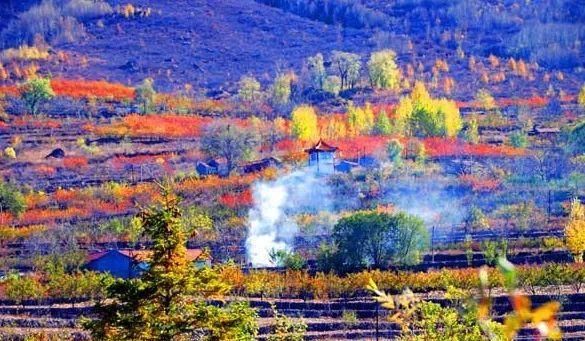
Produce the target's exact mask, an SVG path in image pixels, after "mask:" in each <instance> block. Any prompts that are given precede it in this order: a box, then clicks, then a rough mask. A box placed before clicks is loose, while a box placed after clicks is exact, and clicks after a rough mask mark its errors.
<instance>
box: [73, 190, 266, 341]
mask: <svg viewBox="0 0 585 341" xmlns="http://www.w3.org/2000/svg"><path fill="white" fill-rule="evenodd" d="M141 220H142V227H143V230H144V233H145V234H146V236H147V237H149V238H150V240H151V241H152V245H153V246H152V256H151V257H150V261H149V267H148V270H147V271H145V272H144V274H143V275H142V276H141V277H140V278H137V279H130V280H118V281H116V282H115V283H113V284H112V285H110V286H109V287H108V289H107V300H105V301H103V302H100V303H98V304H97V305H96V307H95V312H96V315H97V316H98V319H96V320H93V321H85V323H84V326H85V328H87V329H89V330H90V332H91V334H92V337H93V339H96V340H169V341H170V340H192V339H203V340H253V339H254V337H255V336H256V334H257V332H258V326H257V323H256V316H257V315H256V312H255V311H254V310H252V309H250V308H249V306H247V304H245V303H235V304H231V305H228V306H226V307H216V306H212V305H210V304H208V303H207V302H206V299H207V298H209V297H210V296H216V295H223V294H225V293H226V292H227V291H228V290H229V287H228V286H227V285H225V284H224V283H222V282H221V281H219V280H218V276H217V274H216V273H215V271H214V270H212V269H209V268H204V269H201V270H196V269H195V268H194V266H193V265H192V263H190V262H189V261H188V260H187V258H186V247H185V245H186V242H187V237H188V235H187V233H186V231H187V229H186V228H185V227H184V226H183V224H182V223H181V222H182V220H181V210H180V208H179V206H178V200H177V199H176V198H175V197H173V196H172V195H170V194H169V193H168V191H166V190H165V193H164V195H163V200H162V205H161V206H160V207H152V208H150V209H147V210H145V211H144V212H143V213H141Z"/></svg>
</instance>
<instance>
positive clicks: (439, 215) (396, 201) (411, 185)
mask: <svg viewBox="0 0 585 341" xmlns="http://www.w3.org/2000/svg"><path fill="white" fill-rule="evenodd" d="M385 199H386V200H387V201H388V202H390V203H392V204H393V205H394V206H396V208H397V209H399V210H401V211H404V212H406V213H408V214H412V215H416V216H418V217H420V218H421V219H423V220H424V222H425V224H426V225H427V226H428V227H430V226H437V225H439V226H454V225H458V224H461V223H462V222H463V220H464V219H465V213H466V210H465V209H463V207H465V202H464V200H465V192H464V191H461V190H460V188H458V187H457V186H453V184H452V183H450V182H448V181H441V180H439V179H434V180H429V179H421V178H417V179H411V180H410V181H404V180H402V181H399V182H396V183H395V184H394V185H393V186H392V188H391V189H390V190H389V191H388V193H387V194H386V198H385Z"/></svg>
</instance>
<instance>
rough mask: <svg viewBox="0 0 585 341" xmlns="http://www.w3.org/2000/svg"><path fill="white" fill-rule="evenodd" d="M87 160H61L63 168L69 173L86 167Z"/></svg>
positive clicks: (68, 157) (70, 157)
mask: <svg viewBox="0 0 585 341" xmlns="http://www.w3.org/2000/svg"><path fill="white" fill-rule="evenodd" d="M87 165H88V161H87V158H85V157H83V156H67V157H65V158H64V159H63V167H65V168H66V169H68V170H70V171H79V170H81V169H84V168H85V167H87Z"/></svg>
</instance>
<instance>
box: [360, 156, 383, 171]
mask: <svg viewBox="0 0 585 341" xmlns="http://www.w3.org/2000/svg"><path fill="white" fill-rule="evenodd" d="M357 164H358V165H360V166H361V167H364V168H369V169H372V168H377V167H379V166H380V161H378V159H377V158H376V157H375V156H372V155H364V156H361V157H360V158H359V159H358V161H357Z"/></svg>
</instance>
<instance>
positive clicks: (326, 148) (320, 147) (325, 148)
mask: <svg viewBox="0 0 585 341" xmlns="http://www.w3.org/2000/svg"><path fill="white" fill-rule="evenodd" d="M337 149H338V148H337V147H333V146H331V145H329V144H327V143H325V141H323V140H322V139H319V142H317V144H316V145H314V146H313V147H312V148H309V149H305V152H307V153H319V152H327V153H332V152H335V151H337Z"/></svg>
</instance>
